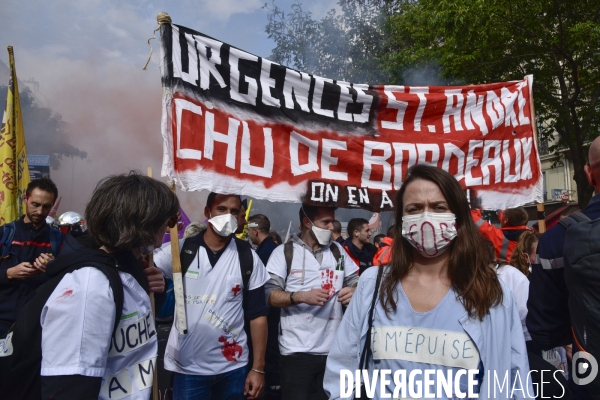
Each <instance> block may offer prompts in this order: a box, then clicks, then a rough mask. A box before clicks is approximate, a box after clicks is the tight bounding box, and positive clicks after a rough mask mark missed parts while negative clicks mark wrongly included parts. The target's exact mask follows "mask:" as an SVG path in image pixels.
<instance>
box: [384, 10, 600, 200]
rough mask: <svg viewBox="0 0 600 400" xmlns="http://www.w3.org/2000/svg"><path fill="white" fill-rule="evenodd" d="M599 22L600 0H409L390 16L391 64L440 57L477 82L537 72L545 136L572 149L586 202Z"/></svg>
mask: <svg viewBox="0 0 600 400" xmlns="http://www.w3.org/2000/svg"><path fill="white" fill-rule="evenodd" d="M599 22H600V2H599V1H597V0H573V1H558V0H522V1H519V2H516V1H512V0H420V1H418V2H414V1H405V2H401V3H400V8H399V12H397V13H396V14H394V15H392V16H390V18H389V20H388V25H387V29H388V35H389V37H390V40H389V44H390V46H389V51H388V54H387V56H385V59H386V63H387V65H388V68H389V69H390V70H391V71H394V70H402V69H404V68H406V66H407V65H414V64H417V63H424V62H431V61H437V62H439V63H440V65H441V67H442V69H443V71H444V72H443V73H444V75H445V76H446V77H453V78H454V79H460V80H463V81H465V82H467V83H473V84H475V83H486V82H494V81H502V80H511V79H521V78H522V77H523V76H524V75H528V74H533V76H534V85H533V89H534V90H533V92H534V99H535V106H536V110H537V118H538V121H543V122H544V123H543V124H539V123H538V127H539V130H540V131H539V135H540V139H549V138H552V137H553V136H554V133H555V132H556V134H557V140H556V141H554V142H553V145H552V146H551V147H550V150H551V151H552V150H557V149H559V148H566V149H568V151H567V154H568V157H569V158H570V160H571V161H572V162H573V166H574V170H575V174H574V179H575V182H576V183H577V196H578V198H579V204H580V205H581V206H582V207H583V206H585V205H586V204H587V203H588V202H589V199H590V198H591V196H592V194H593V189H592V188H591V187H590V186H589V184H588V182H587V180H586V177H585V174H584V170H583V168H584V165H585V164H586V162H587V152H588V148H589V143H590V142H591V140H593V139H594V138H596V137H597V136H598V135H599V133H600V131H599V118H600V104H599V100H600V24H599ZM392 76H394V74H393V73H392ZM557 157H558V155H557Z"/></svg>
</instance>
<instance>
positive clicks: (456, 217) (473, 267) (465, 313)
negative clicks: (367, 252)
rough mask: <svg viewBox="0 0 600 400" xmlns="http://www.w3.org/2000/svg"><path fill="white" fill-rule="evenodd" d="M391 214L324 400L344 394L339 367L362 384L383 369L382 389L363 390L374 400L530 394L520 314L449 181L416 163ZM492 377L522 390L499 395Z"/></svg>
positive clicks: (339, 340) (337, 348)
mask: <svg viewBox="0 0 600 400" xmlns="http://www.w3.org/2000/svg"><path fill="white" fill-rule="evenodd" d="M395 207H396V211H395V212H396V221H397V223H396V227H397V229H396V232H395V237H396V240H395V241H394V244H393V256H392V260H391V263H390V264H389V265H387V266H385V267H382V268H371V269H369V270H367V271H365V272H364V273H363V274H362V275H361V277H360V281H359V283H358V288H357V290H356V292H355V294H354V298H355V300H354V301H352V302H351V303H350V306H349V307H348V309H347V311H346V313H345V315H344V319H343V321H342V324H341V326H340V329H339V330H338V332H337V337H336V340H335V341H334V343H333V346H332V349H331V351H330V352H329V358H328V360H327V371H326V374H325V384H324V386H325V390H326V391H327V392H328V393H329V396H330V398H334V399H335V398H340V397H342V398H343V397H345V396H347V395H348V393H349V392H348V391H347V390H344V388H343V386H344V385H341V382H340V374H341V370H342V369H347V370H351V371H355V370H358V369H367V370H368V371H369V374H368V376H369V377H370V378H371V379H372V378H373V375H374V370H379V372H380V373H381V371H383V370H389V371H391V375H389V376H388V377H386V378H385V379H387V380H388V382H384V384H383V385H381V384H380V383H382V382H381V380H382V379H384V378H383V377H381V376H380V377H379V378H380V379H379V382H377V384H376V385H375V387H374V388H373V385H365V388H366V387H369V386H371V390H369V391H367V392H366V394H367V395H369V396H372V398H377V399H378V398H386V397H388V395H392V396H393V397H394V398H396V397H402V398H407V397H408V398H424V397H433V398H438V399H449V398H455V397H459V398H462V397H465V396H467V397H474V394H475V393H478V394H479V398H480V399H481V398H500V397H501V398H529V397H532V396H534V392H533V388H532V386H531V384H529V383H528V382H527V374H528V372H529V365H528V361H527V352H526V349H525V340H524V338H523V331H522V329H521V323H520V320H519V314H518V312H517V309H516V307H515V304H514V301H513V298H512V296H511V294H510V292H509V290H508V289H507V288H506V287H505V286H504V284H502V283H501V282H500V281H499V280H498V277H497V276H496V273H495V272H494V270H493V269H492V268H490V263H489V256H488V250H487V247H486V244H485V242H484V239H483V238H482V237H481V236H480V234H479V233H478V232H477V228H476V227H475V224H474V223H473V220H472V219H471V217H470V213H469V205H468V202H467V199H466V197H465V194H464V191H463V189H462V188H461V187H460V185H459V184H458V182H457V181H456V179H455V178H454V177H453V176H451V175H450V174H448V173H447V172H445V171H442V170H441V169H438V168H435V167H431V166H427V165H416V166H414V167H412V168H411V169H409V171H408V173H407V176H406V178H405V180H404V183H403V184H402V187H401V188H400V190H399V191H398V194H397V196H396V201H395ZM356 299H358V301H356ZM371 327H372V329H371ZM411 374H412V375H411ZM494 374H495V375H496V376H497V377H498V378H499V379H504V377H505V374H508V375H507V376H508V386H509V387H510V388H512V387H513V385H516V387H520V388H523V389H524V391H520V392H516V394H515V393H514V392H513V393H512V394H511V393H507V389H506V385H505V387H504V392H502V394H500V388H499V387H498V388H494V387H493V385H494ZM411 376H412V378H410V377H411ZM521 377H523V378H522V379H521ZM409 378H410V379H409ZM440 380H442V381H443V382H442V384H441V385H440ZM519 380H520V381H519ZM342 383H343V382H342ZM446 383H449V385H448V386H445V384H446ZM341 386H342V387H341ZM373 389H375V390H373ZM494 389H495V390H496V392H495V394H494ZM349 390H350V392H352V391H353V389H352V388H350V389H349ZM528 390H529V392H528ZM508 391H509V392H510V389H508ZM363 396H364V394H363ZM363 396H361V397H363Z"/></svg>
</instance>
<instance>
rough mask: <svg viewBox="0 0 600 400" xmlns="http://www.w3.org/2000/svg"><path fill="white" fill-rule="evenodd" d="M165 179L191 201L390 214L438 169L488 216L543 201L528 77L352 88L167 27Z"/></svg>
mask: <svg viewBox="0 0 600 400" xmlns="http://www.w3.org/2000/svg"><path fill="white" fill-rule="evenodd" d="M161 60H162V62H161V69H162V82H163V88H164V96H163V118H162V135H163V138H164V159H163V170H162V174H163V176H168V177H169V178H170V179H171V180H174V181H175V182H177V183H178V184H179V185H180V186H181V187H182V188H183V189H184V190H201V189H207V190H211V191H216V192H220V193H234V194H241V195H247V196H251V197H254V198H256V199H267V200H270V201H285V202H298V201H301V200H305V201H308V202H312V203H325V204H327V205H336V206H340V207H360V208H365V209H370V210H374V211H380V210H390V209H391V208H392V207H393V201H394V196H395V192H396V191H397V190H398V189H399V188H400V186H401V184H402V180H403V178H404V176H405V174H406V170H407V169H408V168H409V167H410V166H411V165H414V164H417V163H427V164H431V165H436V166H438V167H439V168H442V169H444V170H446V171H448V172H450V173H451V174H452V175H454V176H455V177H456V179H457V180H458V181H459V183H460V184H461V186H462V187H464V188H465V189H467V188H469V189H473V190H472V191H471V192H470V193H472V194H473V195H476V196H477V197H480V199H481V201H482V204H483V206H484V207H485V208H488V209H500V208H502V209H504V208H508V207H514V206H518V205H522V204H525V203H529V202H533V201H542V198H543V195H542V193H543V189H542V173H541V169H540V161H539V157H538V152H537V145H536V141H535V137H534V131H533V124H534V123H535V121H534V120H533V118H532V112H531V109H532V107H531V89H532V87H531V85H532V77H531V76H527V77H525V78H524V79H523V80H520V81H513V82H501V83H493V84H486V85H472V86H429V87H427V86H424V87H408V86H392V85H369V84H355V83H349V82H343V81H336V80H332V79H327V78H322V77H319V76H315V75H310V74H306V73H303V72H298V71H295V70H292V69H289V68H286V67H284V66H281V65H279V64H276V63H273V62H271V61H269V60H266V59H264V58H261V57H257V56H255V55H252V54H249V53H247V52H244V51H242V50H239V49H237V48H235V47H233V46H230V45H228V44H226V43H222V42H220V41H218V40H215V39H212V38H210V37H208V36H205V35H203V34H201V33H198V32H195V31H192V30H190V29H188V28H184V27H181V26H177V25H169V24H163V25H162V26H161Z"/></svg>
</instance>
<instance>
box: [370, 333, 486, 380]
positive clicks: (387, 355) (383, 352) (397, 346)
mask: <svg viewBox="0 0 600 400" xmlns="http://www.w3.org/2000/svg"><path fill="white" fill-rule="evenodd" d="M372 337H373V343H372V346H371V348H372V349H373V358H374V359H375V360H405V361H412V362H419V363H424V364H433V365H443V366H446V367H457V368H466V369H477V366H478V365H479V351H478V350H477V347H476V346H475V343H473V341H472V340H471V338H470V337H469V335H467V334H466V333H464V332H453V331H446V330H439V329H428V328H417V327H411V326H379V327H374V328H373V331H372Z"/></svg>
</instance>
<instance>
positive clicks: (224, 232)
mask: <svg viewBox="0 0 600 400" xmlns="http://www.w3.org/2000/svg"><path fill="white" fill-rule="evenodd" d="M208 222H209V223H210V224H211V225H212V226H213V229H214V230H215V232H217V233H218V234H219V235H220V236H223V237H227V236H229V235H231V234H232V233H235V231H236V230H237V228H238V224H237V218H236V217H234V216H233V215H231V214H222V215H217V216H215V217H211V218H210V219H209V220H208Z"/></svg>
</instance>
